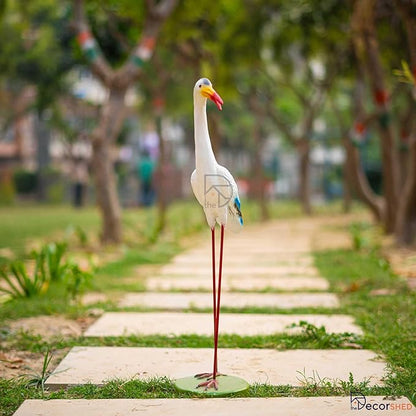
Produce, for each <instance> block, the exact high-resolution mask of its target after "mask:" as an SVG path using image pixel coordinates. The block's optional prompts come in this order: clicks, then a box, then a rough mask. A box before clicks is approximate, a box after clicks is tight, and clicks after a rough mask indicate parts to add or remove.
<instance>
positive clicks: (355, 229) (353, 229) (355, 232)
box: [349, 222, 368, 251]
mask: <svg viewBox="0 0 416 416" xmlns="http://www.w3.org/2000/svg"><path fill="white" fill-rule="evenodd" d="M366 228H367V226H366V224H365V223H362V222H354V223H352V224H351V225H350V227H349V231H350V234H351V238H352V246H353V249H354V250H355V251H361V250H362V249H364V248H366V247H367V246H368V239H367V238H366V237H365V235H364V230H365V229H366Z"/></svg>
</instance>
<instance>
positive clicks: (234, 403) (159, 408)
mask: <svg viewBox="0 0 416 416" xmlns="http://www.w3.org/2000/svg"><path fill="white" fill-rule="evenodd" d="M366 404H369V405H371V406H374V407H372V410H366V409H365V408H364V409H362V410H359V413H358V414H359V415H363V416H372V415H378V414H381V415H383V416H392V415H397V414H400V416H410V415H413V416H414V415H415V414H416V413H415V411H414V408H413V406H412V404H411V403H410V402H409V400H408V399H406V398H398V399H396V400H394V399H392V398H383V397H377V396H370V397H366ZM351 405H352V404H351V400H350V398H349V397H303V398H299V397H296V398H295V397H279V398H267V399H256V398H251V399H220V398H218V399H215V400H212V399H201V400H195V399H142V400H139V399H113V400H109V399H100V400H48V401H45V402H43V401H41V400H26V401H25V402H24V403H23V405H22V406H21V407H20V409H19V410H18V411H17V412H16V413H15V416H33V415H42V416H72V415H80V416H81V415H82V416H84V415H88V416H116V415H117V416H118V415H146V416H161V415H166V416H188V415H198V416H213V415H220V416H223V415H227V416H231V415H235V416H253V415H256V414H261V415H262V416H276V415H288V416H296V415H299V416H303V415H308V416H340V415H347V414H349V413H350V412H351ZM392 406H394V408H393V407H392ZM386 407H387V410H385V409H386ZM412 408H413V410H412ZM373 409H374V410H373ZM378 409H381V411H378ZM392 409H393V410H392ZM397 410H400V411H397Z"/></svg>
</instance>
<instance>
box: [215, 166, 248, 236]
mask: <svg viewBox="0 0 416 416" xmlns="http://www.w3.org/2000/svg"><path fill="white" fill-rule="evenodd" d="M217 172H218V174H219V175H222V176H224V177H225V178H226V179H227V181H228V182H229V183H230V185H231V187H232V196H231V198H230V201H229V202H228V219H227V228H229V229H230V230H231V231H234V232H239V231H241V227H242V226H243V216H242V214H241V202H240V198H239V196H238V188H237V184H236V183H235V180H234V178H233V176H232V175H231V173H230V171H229V170H228V169H227V168H225V167H224V166H221V165H218V170H217Z"/></svg>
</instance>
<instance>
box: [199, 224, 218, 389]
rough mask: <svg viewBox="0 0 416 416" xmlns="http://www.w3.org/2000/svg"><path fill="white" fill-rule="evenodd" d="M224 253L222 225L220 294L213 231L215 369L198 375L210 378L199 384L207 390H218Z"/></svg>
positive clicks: (213, 234)
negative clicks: (216, 273)
mask: <svg viewBox="0 0 416 416" xmlns="http://www.w3.org/2000/svg"><path fill="white" fill-rule="evenodd" d="M223 252H224V225H221V241H220V264H219V273H218V292H217V290H216V284H215V233H214V229H213V230H212V265H213V267H212V276H213V304H214V306H213V310H214V368H213V371H212V374H211V373H202V374H197V375H196V376H195V377H197V378H208V380H207V381H205V382H203V383H200V384H198V387H205V390H208V389H209V388H215V390H218V381H217V376H218V375H220V374H219V373H218V333H219V321H220V304H221V280H222V264H223Z"/></svg>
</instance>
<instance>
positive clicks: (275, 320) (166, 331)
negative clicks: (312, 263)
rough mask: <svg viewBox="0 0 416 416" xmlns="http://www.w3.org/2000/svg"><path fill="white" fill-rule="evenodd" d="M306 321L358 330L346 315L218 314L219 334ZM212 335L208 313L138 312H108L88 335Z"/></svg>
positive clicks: (265, 331)
mask: <svg viewBox="0 0 416 416" xmlns="http://www.w3.org/2000/svg"><path fill="white" fill-rule="evenodd" d="M300 321H307V322H309V323H311V324H313V325H316V326H322V325H324V326H325V327H326V329H327V331H328V332H333V333H342V332H352V333H358V334H360V333H361V330H360V328H358V327H357V326H356V325H354V323H353V320H352V319H351V317H349V316H345V315H332V316H328V315H271V314H235V313H233V314H229V313H224V314H223V316H222V317H221V322H220V325H221V334H236V335H241V336H256V335H273V334H277V333H284V332H292V333H293V332H297V331H295V330H293V329H292V330H291V329H290V328H288V326H290V325H291V324H297V323H299V322H300ZM134 334H140V335H157V334H160V335H177V336H180V335H186V334H196V335H213V325H212V314H210V313H186V314H184V313H181V312H176V313H175V312H170V313H166V312H161V313H151V312H148V313H137V312H108V313H106V314H104V315H103V316H102V317H101V318H99V319H98V320H97V321H96V322H95V323H94V324H93V325H91V326H90V327H89V328H88V329H87V331H86V332H85V335H86V336H87V337H106V336H107V337H121V336H125V335H134Z"/></svg>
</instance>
